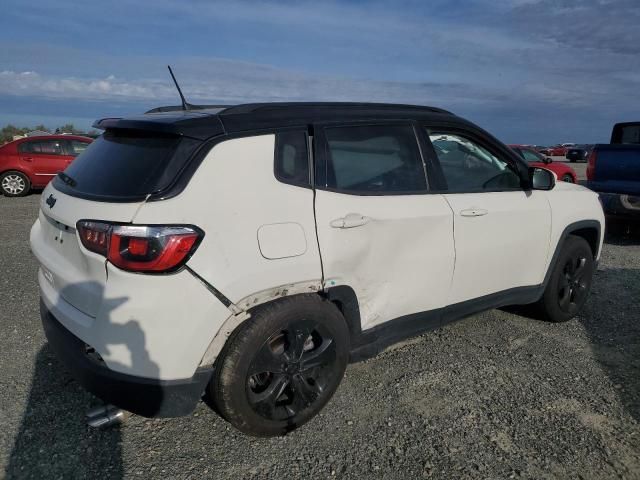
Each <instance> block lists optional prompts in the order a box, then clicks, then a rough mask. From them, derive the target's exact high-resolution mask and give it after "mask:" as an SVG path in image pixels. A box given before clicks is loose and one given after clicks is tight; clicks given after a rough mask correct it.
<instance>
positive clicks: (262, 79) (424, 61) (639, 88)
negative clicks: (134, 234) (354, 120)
mask: <svg viewBox="0 0 640 480" xmlns="http://www.w3.org/2000/svg"><path fill="white" fill-rule="evenodd" d="M3 5H4V6H3V9H2V16H1V17H0V126H2V125H5V124H7V123H12V124H17V125H18V126H22V125H35V124H39V123H44V124H45V125H47V126H49V127H55V126H58V125H61V124H64V123H68V122H72V123H74V124H75V125H76V126H79V127H83V128H88V127H90V125H91V123H92V122H93V120H95V119H96V118H101V117H110V116H124V115H128V114H133V113H139V112H143V111H145V110H147V109H149V108H152V107H155V106H159V105H168V104H174V105H175V104H177V103H178V102H179V99H178V97H177V92H176V90H175V87H174V86H173V84H172V82H171V79H170V77H169V75H168V72H167V69H166V65H167V64H171V65H172V67H173V69H174V72H175V74H176V76H177V78H178V80H179V82H180V84H181V87H182V90H183V92H184V93H185V96H186V97H187V99H188V101H190V102H191V103H213V104H218V103H220V104H237V103H246V102H252V101H315V100H318V101H319V100H325V101H372V102H394V103H411V104H419V105H431V106H437V107H441V108H445V109H446V110H449V111H452V112H454V113H456V114H458V115H460V116H462V117H465V118H467V119H469V120H471V121H473V122H475V123H477V124H478V125H480V126H481V127H483V128H485V129H486V130H488V131H490V132H491V133H493V134H494V135H495V136H497V137H498V138H499V139H501V140H502V141H504V142H506V143H528V144H541V145H544V144H554V143H561V142H576V143H597V142H607V141H608V139H609V135H610V131H611V127H612V125H613V124H614V123H616V122H619V121H634V120H635V121H638V120H640V108H638V107H639V106H640V27H639V25H640V8H639V6H638V0H588V1H582V0H466V1H463V0H426V1H425V0H397V1H362V0H329V1H323V2H319V1H317V0H316V1H304V0H303V1H253V0H249V1H240V0H239V1H222V2H219V1H216V0H208V1H205V0H202V1H200V0H196V1H192V0H188V1H187V0H154V1H146V0H133V1H126V0H125V1H117V0H114V1H109V2H78V1H77V0H39V1H37V2H35V3H33V2H32V3H26V4H25V3H24V2H23V1H21V0H4V1H3Z"/></svg>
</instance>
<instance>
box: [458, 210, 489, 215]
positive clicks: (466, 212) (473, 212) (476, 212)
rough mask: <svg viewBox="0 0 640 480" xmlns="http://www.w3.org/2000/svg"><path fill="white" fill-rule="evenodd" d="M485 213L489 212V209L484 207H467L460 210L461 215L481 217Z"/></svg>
mask: <svg viewBox="0 0 640 480" xmlns="http://www.w3.org/2000/svg"><path fill="white" fill-rule="evenodd" d="M487 213H489V210H485V209H484V208H467V209H466V210H462V211H461V212H460V215H462V216H463V217H481V216H482V215H486V214H487Z"/></svg>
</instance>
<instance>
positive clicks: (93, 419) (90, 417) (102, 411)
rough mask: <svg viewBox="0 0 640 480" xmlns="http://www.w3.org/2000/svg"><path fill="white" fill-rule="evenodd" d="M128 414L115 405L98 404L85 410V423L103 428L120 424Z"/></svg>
mask: <svg viewBox="0 0 640 480" xmlns="http://www.w3.org/2000/svg"><path fill="white" fill-rule="evenodd" d="M128 416H129V412H127V411H125V410H122V409H120V408H118V407H116V406H115V405H98V406H97V407H93V408H92V409H91V410H89V411H88V412H87V425H89V426H90V427H93V428H102V429H105V428H109V427H112V426H114V425H120V424H121V423H123V422H124V421H125V419H126V418H127V417H128Z"/></svg>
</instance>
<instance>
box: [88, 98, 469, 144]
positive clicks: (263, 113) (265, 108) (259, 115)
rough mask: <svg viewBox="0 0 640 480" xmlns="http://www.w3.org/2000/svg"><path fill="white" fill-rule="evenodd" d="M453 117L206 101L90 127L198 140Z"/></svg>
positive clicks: (380, 106)
mask: <svg viewBox="0 0 640 480" xmlns="http://www.w3.org/2000/svg"><path fill="white" fill-rule="evenodd" d="M443 117H446V118H447V119H453V118H457V117H455V116H454V115H453V114H452V113H450V112H448V111H446V110H442V109H440V108H435V107H426V106H419V105H401V104H389V103H348V102H313V103H311V102H290V103H248V104H242V105H234V106H220V105H216V106H214V105H209V106H207V105H204V106H194V108H191V109H190V110H182V107H180V106H169V107H158V108H154V109H153V110H149V111H148V112H146V113H144V114H142V115H137V116H132V117H127V118H104V119H102V120H98V121H96V122H95V123H94V124H93V126H94V127H96V128H100V129H111V128H115V129H121V128H125V129H136V130H153V131H157V132H163V133H171V134H178V135H185V136H189V137H193V138H198V139H201V140H204V139H207V138H210V137H214V136H217V135H220V134H222V133H237V132H242V131H247V130H259V129H267V128H276V127H287V126H298V125H308V124H310V123H314V122H329V121H336V120H339V121H345V120H346V121H357V120H370V119H387V120H391V119H398V120H400V119H415V120H424V119H433V118H443Z"/></svg>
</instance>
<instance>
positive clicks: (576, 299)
mask: <svg viewBox="0 0 640 480" xmlns="http://www.w3.org/2000/svg"><path fill="white" fill-rule="evenodd" d="M586 265H587V257H586V256H584V255H583V254H582V253H581V252H577V254H576V255H572V256H570V257H569V258H567V259H566V261H565V264H564V267H563V269H562V275H560V280H559V282H558V304H559V305H560V309H561V310H562V311H563V312H566V313H568V314H570V315H575V314H576V313H578V310H580V308H581V307H582V305H583V304H584V302H585V301H586V299H587V293H588V292H589V285H590V283H591V272H590V269H587V268H586ZM587 270H589V277H587V276H586V275H585V273H586V272H587Z"/></svg>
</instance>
